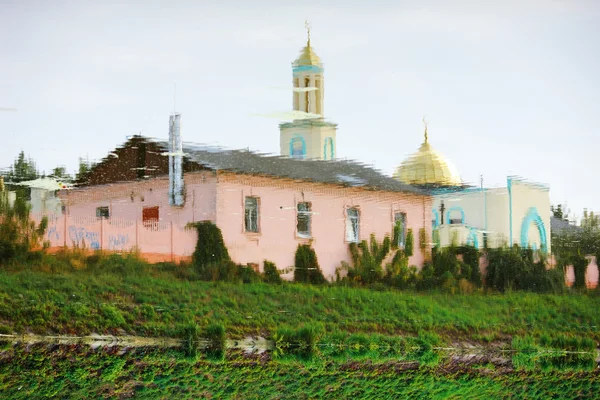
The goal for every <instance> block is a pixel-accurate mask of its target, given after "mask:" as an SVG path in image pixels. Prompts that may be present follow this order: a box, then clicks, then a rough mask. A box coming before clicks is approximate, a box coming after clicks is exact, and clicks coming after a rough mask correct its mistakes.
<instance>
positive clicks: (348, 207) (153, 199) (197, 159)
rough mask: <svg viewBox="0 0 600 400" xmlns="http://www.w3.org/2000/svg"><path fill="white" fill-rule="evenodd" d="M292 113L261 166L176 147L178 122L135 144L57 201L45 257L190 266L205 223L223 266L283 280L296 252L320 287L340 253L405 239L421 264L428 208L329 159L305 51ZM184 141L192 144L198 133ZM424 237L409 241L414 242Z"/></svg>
mask: <svg viewBox="0 0 600 400" xmlns="http://www.w3.org/2000/svg"><path fill="white" fill-rule="evenodd" d="M292 77H293V88H294V89H293V110H294V111H293V113H294V115H295V117H296V118H295V119H294V120H293V121H292V122H289V123H282V124H280V126H279V129H280V143H281V154H280V155H277V156H265V155H260V154H256V153H253V152H250V151H239V150H226V149H221V148H214V147H207V146H199V145H195V144H193V143H187V142H184V141H183V140H182V136H181V130H182V129H181V116H180V115H179V114H175V115H172V116H171V119H170V122H169V139H168V140H167V141H163V140H154V139H150V138H146V137H142V136H134V137H132V138H130V139H128V140H127V142H126V143H125V144H123V145H122V146H120V147H119V148H117V149H115V150H114V151H112V152H111V153H109V155H108V156H107V157H106V158H104V159H103V160H102V161H101V162H100V163H98V164H97V165H96V166H95V167H93V168H92V170H91V171H90V172H89V174H88V175H87V176H86V177H85V179H83V180H82V181H81V182H78V185H77V187H76V188H74V189H72V190H68V191H67V190H64V191H61V192H60V193H59V198H60V199H61V201H62V205H63V207H61V212H60V213H56V214H54V215H52V216H50V218H49V229H48V237H47V239H48V240H49V241H50V243H51V247H53V248H61V247H70V246H79V247H82V246H84V247H87V248H88V249H102V250H106V251H129V250H132V249H137V250H138V251H139V252H140V254H141V255H142V256H143V257H145V258H147V259H148V260H150V261H165V260H167V261H168V260H172V261H177V260H182V259H188V260H189V259H190V258H191V255H192V253H193V252H194V248H195V246H196V242H197V236H196V232H195V231H194V230H193V229H188V228H187V227H189V224H190V223H193V222H197V221H211V222H213V223H215V224H216V225H217V226H218V227H219V228H220V230H221V232H222V234H223V240H224V243H225V246H226V247H227V249H228V251H229V254H230V257H231V258H232V260H233V261H234V262H236V263H239V264H249V265H252V266H254V267H256V268H262V265H263V262H264V261H265V260H269V261H271V262H274V263H275V265H276V266H277V267H278V268H279V269H280V270H284V271H288V272H287V274H285V275H284V277H285V278H288V279H289V278H291V277H292V276H293V268H294V257H295V252H296V249H297V248H298V246H299V245H310V246H311V247H312V248H313V249H314V250H315V253H316V254H317V258H318V262H319V264H320V267H321V269H322V271H323V274H324V275H325V277H326V278H328V279H332V278H333V277H334V276H335V274H336V269H337V268H338V267H340V266H341V265H342V262H347V263H350V262H351V254H350V251H349V244H350V243H358V242H361V241H363V240H369V239H370V237H371V235H374V236H375V237H376V238H377V239H378V240H379V241H381V240H383V239H384V237H385V236H390V237H392V232H393V231H394V229H395V227H398V228H399V229H398V232H399V235H397V240H398V246H399V247H405V246H406V245H407V243H408V242H409V241H407V237H408V235H409V234H411V232H412V235H413V237H414V238H415V239H414V242H413V246H414V247H413V252H412V254H413V255H412V256H411V257H410V258H409V264H410V265H414V266H416V267H421V266H422V265H423V262H424V261H425V260H426V259H427V258H429V256H430V249H429V248H428V247H427V244H426V243H419V237H429V238H430V237H431V234H432V225H431V221H430V220H429V214H430V212H431V211H430V210H431V207H432V198H431V196H430V193H429V191H428V190H426V189H425V188H419V187H416V186H413V185H410V184H405V183H402V182H400V181H398V180H396V179H394V178H392V177H391V176H386V175H384V174H382V173H381V172H379V171H377V170H375V169H373V168H371V167H368V166H366V165H364V164H361V163H358V162H352V161H347V160H340V159H339V158H338V157H337V142H336V129H337V126H336V125H335V124H333V123H331V122H327V121H326V120H325V119H324V117H323V112H324V100H325V96H324V70H323V65H322V63H321V61H320V59H319V57H318V56H317V55H316V54H315V52H314V50H313V48H312V47H311V43H310V36H309V39H308V41H307V43H306V46H305V47H304V48H303V49H302V52H301V54H300V56H299V57H298V59H297V60H296V61H295V62H293V64H292ZM195 137H202V132H198V133H196V135H195ZM421 233H422V234H423V235H420V234H421Z"/></svg>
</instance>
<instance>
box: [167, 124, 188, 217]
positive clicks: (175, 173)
mask: <svg viewBox="0 0 600 400" xmlns="http://www.w3.org/2000/svg"><path fill="white" fill-rule="evenodd" d="M169 204H171V205H172V206H182V205H183V204H184V195H183V145H182V143H181V115H180V114H173V115H171V117H170V118H169Z"/></svg>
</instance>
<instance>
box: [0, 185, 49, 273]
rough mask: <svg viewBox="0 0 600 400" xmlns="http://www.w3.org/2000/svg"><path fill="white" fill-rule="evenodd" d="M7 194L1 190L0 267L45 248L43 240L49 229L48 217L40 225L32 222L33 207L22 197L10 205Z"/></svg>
mask: <svg viewBox="0 0 600 400" xmlns="http://www.w3.org/2000/svg"><path fill="white" fill-rule="evenodd" d="M7 193H8V192H6V191H4V190H0V265H5V264H7V263H8V262H9V261H10V260H12V259H14V258H17V257H20V256H26V255H27V254H28V253H29V252H30V251H31V250H36V249H38V248H40V247H42V244H43V247H44V248H45V247H46V243H43V240H42V239H43V237H44V234H45V232H46V229H47V227H48V218H47V217H43V218H42V220H41V221H40V223H39V224H38V225H36V223H35V221H32V220H31V216H30V211H31V206H30V205H29V204H28V203H27V201H26V200H25V199H23V198H22V197H20V196H17V198H16V200H15V202H14V204H12V205H11V204H9V202H8V195H7Z"/></svg>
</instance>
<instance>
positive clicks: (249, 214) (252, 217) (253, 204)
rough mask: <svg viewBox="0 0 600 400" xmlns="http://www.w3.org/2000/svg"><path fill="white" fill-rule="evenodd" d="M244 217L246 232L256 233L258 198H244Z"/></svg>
mask: <svg viewBox="0 0 600 400" xmlns="http://www.w3.org/2000/svg"><path fill="white" fill-rule="evenodd" d="M244 216H245V218H244V220H245V221H244V225H245V229H246V232H258V197H246V201H245V213H244Z"/></svg>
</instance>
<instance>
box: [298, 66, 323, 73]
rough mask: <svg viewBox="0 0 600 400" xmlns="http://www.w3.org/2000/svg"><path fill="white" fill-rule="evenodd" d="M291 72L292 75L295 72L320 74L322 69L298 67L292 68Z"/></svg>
mask: <svg viewBox="0 0 600 400" xmlns="http://www.w3.org/2000/svg"><path fill="white" fill-rule="evenodd" d="M292 71H293V72H294V73H297V72H313V73H317V74H318V73H321V72H323V68H321V67H317V66H316V65H299V66H297V67H292Z"/></svg>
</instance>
